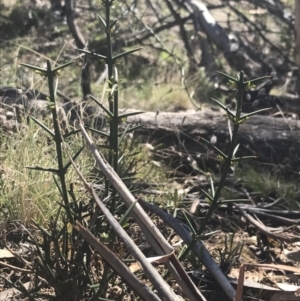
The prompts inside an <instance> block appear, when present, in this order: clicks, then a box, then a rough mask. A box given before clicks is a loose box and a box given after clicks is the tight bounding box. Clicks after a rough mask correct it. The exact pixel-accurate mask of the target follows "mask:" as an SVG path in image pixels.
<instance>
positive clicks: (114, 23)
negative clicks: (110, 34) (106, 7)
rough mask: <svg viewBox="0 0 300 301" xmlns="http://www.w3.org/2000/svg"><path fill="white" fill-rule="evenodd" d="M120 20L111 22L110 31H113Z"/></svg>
mask: <svg viewBox="0 0 300 301" xmlns="http://www.w3.org/2000/svg"><path fill="white" fill-rule="evenodd" d="M118 21H119V20H118V19H116V20H113V21H112V22H111V24H110V25H109V29H110V31H112V30H113V27H114V26H115V25H116V24H117V23H118Z"/></svg>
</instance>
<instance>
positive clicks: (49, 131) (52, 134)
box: [30, 116, 55, 138]
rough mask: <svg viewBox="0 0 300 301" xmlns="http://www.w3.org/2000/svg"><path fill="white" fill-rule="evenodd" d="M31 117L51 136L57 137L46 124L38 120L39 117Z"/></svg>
mask: <svg viewBox="0 0 300 301" xmlns="http://www.w3.org/2000/svg"><path fill="white" fill-rule="evenodd" d="M30 118H31V119H32V120H33V121H34V122H35V123H37V124H38V125H39V126H40V127H41V128H43V129H44V130H45V131H46V132H47V133H48V134H49V135H50V136H52V137H53V138H54V137H55V134H54V133H53V132H52V131H51V130H50V129H49V128H48V127H46V126H45V125H44V124H42V123H41V122H40V121H38V120H37V119H35V118H34V117H33V116H30Z"/></svg>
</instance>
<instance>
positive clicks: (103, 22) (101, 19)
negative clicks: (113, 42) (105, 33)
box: [98, 14, 106, 28]
mask: <svg viewBox="0 0 300 301" xmlns="http://www.w3.org/2000/svg"><path fill="white" fill-rule="evenodd" d="M98 18H99V20H100V21H101V24H102V25H103V26H104V28H106V22H105V20H104V19H103V18H102V17H101V15H100V14H98Z"/></svg>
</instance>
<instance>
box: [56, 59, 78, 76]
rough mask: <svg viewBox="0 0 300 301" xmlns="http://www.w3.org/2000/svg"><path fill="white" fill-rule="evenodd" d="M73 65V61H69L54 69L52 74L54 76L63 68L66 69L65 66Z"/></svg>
mask: <svg viewBox="0 0 300 301" xmlns="http://www.w3.org/2000/svg"><path fill="white" fill-rule="evenodd" d="M73 63H74V61H70V62H68V63H65V64H63V65H60V66H58V67H56V68H55V69H53V70H52V72H53V73H54V74H56V73H57V72H58V71H59V70H61V69H63V68H66V67H67V66H70V65H71V64H73Z"/></svg>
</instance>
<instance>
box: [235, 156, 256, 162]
mask: <svg viewBox="0 0 300 301" xmlns="http://www.w3.org/2000/svg"><path fill="white" fill-rule="evenodd" d="M257 158H259V157H258V156H245V157H238V158H234V159H232V160H231V161H232V162H234V163H235V162H241V161H246V160H251V159H257Z"/></svg>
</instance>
